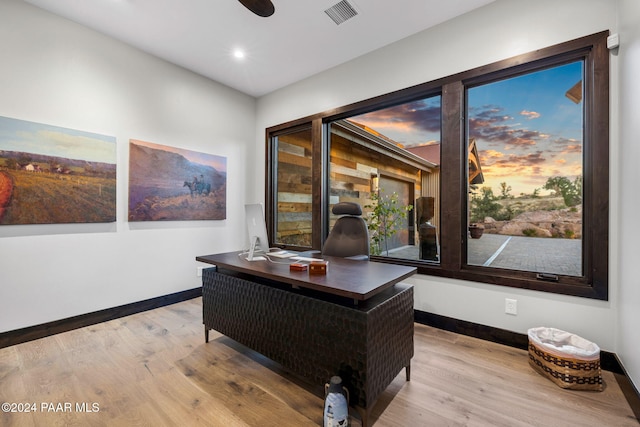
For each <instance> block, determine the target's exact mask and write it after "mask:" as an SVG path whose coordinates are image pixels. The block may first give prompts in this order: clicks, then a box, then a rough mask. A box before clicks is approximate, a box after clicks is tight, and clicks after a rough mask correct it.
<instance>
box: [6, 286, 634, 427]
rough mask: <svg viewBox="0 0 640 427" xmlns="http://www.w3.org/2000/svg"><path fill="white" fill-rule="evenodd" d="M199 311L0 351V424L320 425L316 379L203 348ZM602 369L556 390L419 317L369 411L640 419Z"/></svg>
mask: <svg viewBox="0 0 640 427" xmlns="http://www.w3.org/2000/svg"><path fill="white" fill-rule="evenodd" d="M201 310H202V303H201V299H200V298H197V299H194V300H190V301H186V302H182V303H179V304H175V305H172V306H168V307H163V308H159V309H156V310H152V311H148V312H145V313H140V314H136V315H133V316H128V317H124V318H121V319H117V320H113V321H110V322H106V323H102V324H99V325H95V326H90V327H86V328H83V329H78V330H75V331H71V332H67V333H64V334H59V335H55V336H51V337H48V338H44V339H40V340H37V341H33V342H29V343H25V344H20V345H16V346H13V347H8V348H4V349H0V403H3V402H9V403H15V404H16V405H14V407H13V408H12V409H16V410H17V409H24V408H23V407H22V406H24V405H25V404H28V406H29V409H31V410H32V412H30V413H11V412H9V413H7V412H0V425H1V426H47V427H49V426H76V425H77V426H102V425H108V426H153V427H159V426H261V427H262V426H278V427H282V426H314V425H316V426H317V425H322V409H323V400H322V388H321V387H309V386H307V385H305V384H304V383H303V382H300V381H299V380H297V379H295V378H293V377H291V376H289V375H287V374H286V372H283V371H282V369H280V368H279V366H278V365H276V364H274V363H273V362H271V361H269V360H268V359H265V358H264V357H262V356H260V355H258V354H256V353H255V352H252V351H250V350H248V349H247V348H245V347H243V346H241V345H239V344H237V343H235V342H234V341H232V340H230V339H228V338H227V337H224V336H221V335H219V334H216V333H215V332H213V331H212V336H211V341H210V342H209V344H205V343H204V332H203V326H202V314H201ZM603 377H604V381H605V383H606V388H605V390H604V391H603V392H600V393H598V392H579V391H568V390H562V389H560V388H558V387H557V386H556V385H554V384H553V383H551V382H550V381H548V380H547V379H545V378H543V377H542V376H540V375H539V374H537V373H535V372H533V370H532V369H531V368H530V367H529V365H528V359H527V353H526V351H523V350H518V349H513V348H510V347H505V346H501V345H498V344H493V343H490V342H486V341H482V340H478V339H474V338H469V337H465V336H461V335H456V334H453V333H449V332H444V331H441V330H438V329H434V328H430V327H427V326H423V325H419V324H416V327H415V357H414V359H413V361H412V369H411V381H410V382H405V380H404V371H403V372H401V373H399V375H398V377H397V378H396V379H395V380H394V381H393V383H392V384H391V385H390V386H389V388H388V389H387V390H386V391H385V393H384V394H383V395H382V397H381V398H380V400H379V401H378V403H377V405H376V406H375V407H374V410H373V414H372V419H373V421H374V425H375V426H378V427H382V426H403V427H404V426H411V427H413V426H508V427H515V426H545V427H549V426H562V427H566V426H597V427H601V426H638V421H637V420H636V418H635V417H634V415H633V412H632V410H631V408H630V407H629V405H628V403H627V401H626V400H625V398H624V396H623V394H622V392H621V390H620V387H619V386H618V384H617V382H616V380H615V378H614V375H613V374H611V373H610V372H603ZM33 404H35V411H34V406H32V405H33ZM18 405H22V406H18ZM3 409H4V407H3ZM89 411H91V412H89ZM352 425H354V426H359V425H360V423H359V421H358V420H357V419H356V418H353V419H352Z"/></svg>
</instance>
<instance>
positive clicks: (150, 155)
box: [129, 139, 227, 221]
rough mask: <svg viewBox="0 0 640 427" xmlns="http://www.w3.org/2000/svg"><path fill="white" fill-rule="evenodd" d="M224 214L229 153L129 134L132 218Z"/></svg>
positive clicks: (179, 218) (207, 217)
mask: <svg viewBox="0 0 640 427" xmlns="http://www.w3.org/2000/svg"><path fill="white" fill-rule="evenodd" d="M226 217H227V159H226V157H222V156H216V155H213V154H206V153H200V152H197V151H190V150H184V149H180V148H175V147H169V146H166V145H159V144H154V143H150V142H144V141H138V140H134V139H132V140H129V221H188V220H223V219H226Z"/></svg>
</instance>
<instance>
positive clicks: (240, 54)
mask: <svg viewBox="0 0 640 427" xmlns="http://www.w3.org/2000/svg"><path fill="white" fill-rule="evenodd" d="M233 56H234V57H235V58H237V59H243V58H244V50H242V49H234V50H233Z"/></svg>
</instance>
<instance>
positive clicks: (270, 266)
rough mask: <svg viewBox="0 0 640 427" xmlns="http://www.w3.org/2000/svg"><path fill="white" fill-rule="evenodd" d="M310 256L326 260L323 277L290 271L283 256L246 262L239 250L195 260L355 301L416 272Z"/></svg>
mask: <svg viewBox="0 0 640 427" xmlns="http://www.w3.org/2000/svg"><path fill="white" fill-rule="evenodd" d="M314 258H322V259H324V260H327V261H329V268H328V271H327V275H326V276H325V275H310V274H309V272H308V271H290V270H289V263H288V262H287V261H286V259H284V260H280V259H278V260H275V259H274V262H271V261H266V260H265V261H247V260H246V259H245V258H244V257H242V256H240V252H228V253H223V254H215V255H204V256H199V257H196V261H200V262H204V263H208V264H213V265H216V266H218V267H223V268H226V269H229V270H233V271H237V272H241V273H246V274H251V275H254V276H259V277H262V278H265V279H271V280H275V281H278V282H281V283H287V284H289V285H291V286H293V287H299V288H307V289H313V290H316V291H320V292H325V293H328V294H332V295H337V296H342V297H346V298H352V299H354V300H357V301H364V300H366V299H369V298H371V297H372V296H374V295H376V294H378V293H380V292H382V291H384V290H385V289H388V288H390V287H392V286H393V285H395V284H396V283H399V282H401V281H403V280H404V279H406V278H408V277H410V276H412V275H414V274H415V273H416V271H417V269H416V268H415V267H406V266H403V265H395V264H385V263H381V262H371V261H354V260H350V259H345V258H339V257H322V256H314ZM291 262H293V261H291Z"/></svg>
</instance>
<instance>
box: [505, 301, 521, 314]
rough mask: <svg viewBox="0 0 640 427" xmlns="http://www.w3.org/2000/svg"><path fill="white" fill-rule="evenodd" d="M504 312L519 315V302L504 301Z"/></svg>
mask: <svg viewBox="0 0 640 427" xmlns="http://www.w3.org/2000/svg"><path fill="white" fill-rule="evenodd" d="M504 312H505V313H507V314H512V315H514V316H516V315H517V314H518V300H517V299H511V298H505V299H504Z"/></svg>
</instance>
